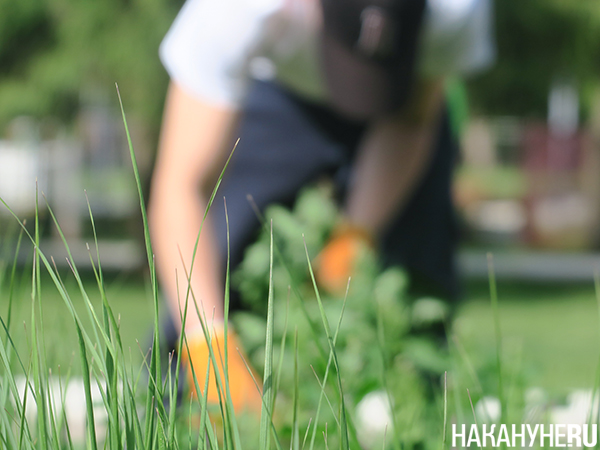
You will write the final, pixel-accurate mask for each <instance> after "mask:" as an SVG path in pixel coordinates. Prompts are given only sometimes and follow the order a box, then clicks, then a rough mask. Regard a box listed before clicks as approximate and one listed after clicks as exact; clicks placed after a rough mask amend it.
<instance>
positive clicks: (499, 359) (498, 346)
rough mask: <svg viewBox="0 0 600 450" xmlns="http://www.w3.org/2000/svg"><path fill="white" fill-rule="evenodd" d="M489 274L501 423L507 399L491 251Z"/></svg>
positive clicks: (488, 259) (488, 257)
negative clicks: (505, 395)
mask: <svg viewBox="0 0 600 450" xmlns="http://www.w3.org/2000/svg"><path fill="white" fill-rule="evenodd" d="M487 261H488V276H489V280H490V299H491V303H492V314H493V316H494V333H495V336H496V365H497V370H498V398H499V399H500V405H501V411H500V423H502V418H503V417H504V414H506V399H505V397H504V381H503V369H502V330H501V329H500V311H499V310H498V289H497V287H496V274H495V271H494V258H493V256H492V254H491V253H488V254H487Z"/></svg>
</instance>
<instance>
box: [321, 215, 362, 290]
mask: <svg viewBox="0 0 600 450" xmlns="http://www.w3.org/2000/svg"><path fill="white" fill-rule="evenodd" d="M372 247H373V241H372V238H371V235H370V234H369V233H368V232H367V231H366V230H364V229H363V228H360V227H355V226H352V225H348V224H344V225H341V226H339V227H338V228H337V229H336V230H335V231H334V232H333V234H332V237H331V239H330V240H329V242H328V243H327V245H325V247H324V248H323V250H322V251H321V253H320V254H319V256H318V257H317V264H316V273H315V275H316V278H317V283H318V285H319V287H321V288H323V289H324V290H325V291H326V292H328V293H330V294H334V295H338V296H341V295H344V292H345V291H346V285H347V284H348V278H349V277H350V276H352V274H353V272H354V270H355V268H356V263H357V260H358V257H359V255H360V254H361V252H362V251H364V250H365V249H367V248H372Z"/></svg>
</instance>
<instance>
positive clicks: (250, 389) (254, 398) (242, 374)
mask: <svg viewBox="0 0 600 450" xmlns="http://www.w3.org/2000/svg"><path fill="white" fill-rule="evenodd" d="M186 338H187V349H186V350H184V354H183V357H184V358H183V359H184V361H185V363H186V367H187V377H188V382H189V384H190V386H191V390H192V392H193V394H194V395H196V385H195V383H194V374H195V375H196V380H197V382H198V386H199V387H200V390H201V392H202V394H203V395H206V396H207V400H208V403H209V404H218V403H219V391H218V387H217V383H216V380H215V372H214V365H213V361H212V360H211V357H210V351H209V346H208V343H207V341H206V338H205V336H204V332H203V331H202V329H198V330H197V331H196V332H192V333H188V334H187V336H186ZM211 347H212V350H213V353H214V356H215V361H216V364H217V367H218V369H219V376H220V378H221V385H222V386H223V390H224V389H225V375H224V362H225V331H224V328H223V325H222V324H221V325H215V326H213V327H212V329H211ZM227 354H228V375H229V393H230V395H231V402H232V404H233V408H234V410H235V412H236V413H239V412H241V411H244V410H247V411H250V412H254V413H256V414H260V412H261V407H262V397H261V395H260V393H259V391H258V389H257V387H256V383H259V385H260V379H259V378H258V377H257V376H256V375H255V374H254V372H252V375H251V373H250V371H249V370H252V369H249V368H248V366H246V364H245V363H244V360H246V361H247V358H246V356H245V355H244V356H243V357H242V355H243V352H242V350H241V348H240V346H239V342H238V338H237V335H236V334H235V333H234V332H233V330H232V329H228V333H227ZM209 361H210V375H209V383H208V391H207V392H206V393H205V392H203V390H204V386H205V379H206V378H205V377H206V369H207V367H208V364H209ZM192 366H193V368H194V373H192ZM252 376H254V379H253V378H252ZM254 380H256V382H255V381H254ZM221 398H222V399H223V401H224V400H225V398H226V397H225V392H223V391H222V392H221Z"/></svg>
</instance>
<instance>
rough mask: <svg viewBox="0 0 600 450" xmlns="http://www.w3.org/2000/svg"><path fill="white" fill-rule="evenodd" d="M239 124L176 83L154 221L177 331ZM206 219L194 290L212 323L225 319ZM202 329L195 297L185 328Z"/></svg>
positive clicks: (158, 170)
mask: <svg viewBox="0 0 600 450" xmlns="http://www.w3.org/2000/svg"><path fill="white" fill-rule="evenodd" d="M236 119H237V111H236V110H235V109H231V108H222V107H217V106H214V105H211V104H208V103H205V102H203V101H201V100H198V99H196V98H194V97H192V96H190V95H189V94H188V93H186V92H185V91H184V90H182V89H181V88H180V87H179V86H177V85H176V84H174V83H171V86H170V87H169V93H168V96H167V101H166V105H165V113H164V118H163V126H162V131H161V139H160V144H159V153H158V158H157V161H156V167H155V170H154V175H153V179H152V195H151V204H150V208H149V221H150V232H151V237H152V243H153V247H154V251H155V253H156V264H157V270H158V275H159V279H160V281H161V283H162V287H163V289H164V291H165V294H166V296H167V300H168V304H169V309H170V311H171V314H172V316H173V318H174V320H175V322H176V323H177V325H178V326H180V325H181V323H180V308H181V309H183V306H184V302H185V297H186V292H187V289H188V282H187V278H186V275H185V274H186V271H188V272H189V270H190V266H191V263H192V254H193V249H194V245H195V242H196V239H197V236H198V231H199V229H200V225H201V222H202V217H203V215H204V211H205V209H206V205H207V201H208V198H209V193H210V191H211V190H212V188H213V186H212V183H214V181H215V174H216V173H218V172H219V171H220V169H221V168H222V166H223V164H224V162H225V159H226V157H227V156H228V154H229V151H230V150H231V149H229V148H225V146H226V145H228V144H229V142H230V141H231V140H230V136H231V133H232V130H233V127H234V125H235V122H236ZM207 219H208V220H207V221H206V223H205V224H204V227H203V229H202V233H201V235H200V240H199V243H198V251H197V253H196V258H195V261H194V267H193V272H192V278H191V287H192V290H193V292H194V294H195V297H196V299H197V301H198V302H199V303H200V302H202V306H203V308H204V311H205V313H206V316H207V317H208V318H212V316H213V312H214V317H215V319H217V320H219V319H222V318H223V305H222V301H223V300H222V299H223V287H222V276H221V261H220V260H219V256H218V252H217V249H216V248H215V247H216V246H215V239H214V231H213V225H212V222H211V220H210V214H209V217H208V218H207ZM180 252H181V254H180ZM182 257H183V262H182ZM184 264H185V268H184ZM176 273H177V277H176ZM177 280H178V281H177ZM178 292H179V295H178ZM180 303H181V304H180ZM199 306H200V304H199ZM198 325H199V321H198V316H197V314H196V310H195V306H194V303H193V300H192V298H191V296H190V300H189V305H188V313H187V321H186V327H185V328H186V329H187V330H192V329H194V328H196V327H197V326H198Z"/></svg>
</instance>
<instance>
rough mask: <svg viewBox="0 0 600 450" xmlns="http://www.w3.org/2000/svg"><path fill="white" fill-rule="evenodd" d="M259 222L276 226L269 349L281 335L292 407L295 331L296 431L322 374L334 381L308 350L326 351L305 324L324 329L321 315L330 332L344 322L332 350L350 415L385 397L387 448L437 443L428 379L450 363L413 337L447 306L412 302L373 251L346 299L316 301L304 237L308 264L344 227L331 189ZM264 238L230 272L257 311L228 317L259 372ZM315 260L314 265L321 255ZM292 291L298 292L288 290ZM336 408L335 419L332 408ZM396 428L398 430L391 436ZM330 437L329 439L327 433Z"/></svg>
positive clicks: (429, 342) (313, 405) (399, 276)
mask: <svg viewBox="0 0 600 450" xmlns="http://www.w3.org/2000/svg"><path fill="white" fill-rule="evenodd" d="M265 218H266V220H267V221H271V220H272V221H273V236H274V240H275V242H276V245H277V249H278V253H277V256H276V257H275V261H274V266H273V276H272V285H273V287H274V299H275V305H276V311H277V313H276V315H275V324H274V332H275V336H274V340H275V342H280V341H283V339H284V335H286V334H287V339H286V340H285V342H286V345H287V347H286V348H285V351H284V352H283V355H284V358H285V360H284V363H283V371H282V378H281V385H280V390H279V392H278V394H279V398H278V401H279V402H281V403H283V404H284V405H288V404H291V402H292V399H293V398H294V389H295V384H294V372H293V368H294V360H293V357H294V356H293V355H294V347H293V344H294V338H293V334H294V332H295V330H297V333H298V343H297V345H298V349H297V351H298V361H299V364H298V370H299V379H300V380H303V384H302V390H301V396H300V398H299V399H298V400H297V401H298V403H299V409H300V411H301V417H300V420H301V424H300V429H303V428H306V426H307V425H308V420H309V419H310V418H311V417H313V414H314V411H315V410H318V406H317V405H318V404H319V403H320V398H321V387H320V383H322V380H323V379H324V378H325V375H324V374H325V373H327V372H328V370H333V371H334V373H337V371H336V370H335V369H334V367H333V366H331V361H329V362H328V361H327V359H326V358H323V357H322V355H321V354H320V351H319V348H318V347H317V346H316V345H315V342H314V339H317V340H318V341H319V342H321V343H322V347H323V348H327V340H328V339H327V334H326V333H325V332H324V330H323V327H320V329H319V333H318V336H317V337H316V338H314V337H313V336H314V334H313V330H312V329H311V327H310V323H309V321H308V320H307V318H306V315H308V317H310V318H311V319H313V320H314V321H320V320H321V319H319V317H320V316H321V312H320V311H322V312H323V314H324V316H325V317H326V319H327V322H328V323H329V324H336V323H338V322H339V321H341V322H340V323H341V324H340V327H339V330H338V332H337V333H336V345H335V348H336V353H337V362H338V364H339V373H340V374H341V376H342V378H343V383H344V398H345V399H346V402H347V403H346V406H347V407H348V408H349V410H350V417H352V416H353V415H354V413H353V411H354V408H355V407H356V405H357V404H358V403H359V402H360V401H361V399H363V398H364V397H365V395H367V394H369V393H371V392H374V391H383V392H387V393H388V394H389V396H390V398H391V404H393V405H394V406H393V415H394V422H395V423H394V424H392V423H390V424H389V426H390V431H389V434H388V442H389V443H390V444H392V443H394V442H398V443H401V444H402V445H403V446H405V448H406V446H407V447H408V448H412V447H413V446H416V445H422V444H427V445H431V446H435V445H438V444H439V434H438V435H434V436H432V435H431V434H430V433H429V432H428V430H430V429H431V427H433V426H435V425H434V423H433V422H428V420H430V419H431V416H430V414H431V412H432V411H431V410H430V409H429V406H427V405H431V397H430V396H431V395H432V394H431V392H432V391H431V389H433V391H435V390H437V389H438V388H439V386H432V385H430V384H429V381H428V379H427V377H425V376H424V374H428V376H432V375H433V378H434V379H439V378H438V377H439V376H441V375H442V374H443V371H444V370H445V368H446V367H447V366H448V359H447V358H448V356H447V355H446V354H445V352H444V351H443V350H442V349H441V348H440V346H439V344H438V342H437V341H436V340H435V339H434V336H431V335H427V334H420V335H418V333H416V331H417V330H418V329H422V328H427V327H428V326H429V325H431V323H436V322H437V323H440V322H442V321H443V320H444V319H445V318H446V317H447V316H448V310H447V307H445V305H444V304H443V303H442V302H441V301H439V300H435V299H419V300H418V301H416V302H414V304H413V302H412V301H411V299H410V297H409V295H408V292H407V290H408V285H409V281H408V277H407V275H406V273H405V272H404V271H403V270H402V269H401V268H398V267H392V268H388V269H385V270H382V268H381V267H380V266H379V264H378V262H377V258H376V255H375V253H374V252H373V251H367V250H365V251H364V252H363V254H362V255H361V256H360V258H359V261H358V263H357V268H356V270H355V274H354V275H353V279H352V281H351V284H350V288H349V290H348V293H347V296H346V297H345V298H340V297H336V296H332V295H330V294H327V293H324V292H320V295H315V294H316V293H315V291H314V290H313V286H312V282H311V275H310V272H309V270H308V268H307V264H306V253H305V248H304V243H303V236H304V238H305V239H306V241H307V242H306V247H307V249H308V253H309V254H310V255H312V257H313V258H314V257H315V256H317V255H318V253H319V251H320V249H321V248H323V246H324V245H325V243H326V242H327V240H328V238H329V236H330V233H331V231H332V230H333V228H334V227H335V225H336V223H337V221H338V220H339V219H340V216H339V212H338V210H337V208H336V206H335V204H334V202H333V200H332V198H331V196H330V195H329V191H328V189H327V188H324V187H320V188H309V189H306V190H304V191H303V192H302V193H301V194H300V196H299V198H298V200H297V203H296V205H295V207H294V209H293V210H292V211H290V210H288V209H286V208H283V207H281V206H278V205H274V206H271V207H270V208H268V209H267V211H266V212H265ZM269 240H270V232H269V231H267V230H266V229H265V230H264V231H263V233H262V234H261V235H260V237H259V238H258V240H257V242H256V243H255V244H253V245H252V246H251V247H250V248H249V249H248V250H247V253H246V258H245V259H244V261H243V262H242V264H241V266H240V268H239V269H238V271H237V272H236V273H235V274H234V280H235V282H236V283H237V285H238V287H239V289H240V293H241V295H242V299H243V301H245V302H246V304H247V305H248V306H249V307H250V308H252V309H253V310H254V311H255V312H257V313H258V314H253V313H238V314H236V315H235V316H234V318H233V320H234V322H235V324H236V329H237V331H238V334H240V335H241V337H242V338H243V339H242V340H243V341H244V343H245V344H246V348H247V349H248V350H249V357H250V359H251V361H252V363H253V364H254V365H255V366H257V367H260V366H261V364H262V363H261V361H262V360H263V359H264V353H263V348H264V347H262V343H263V342H264V339H265V333H264V330H265V321H264V319H263V317H264V307H265V305H264V303H265V302H264V300H265V299H266V298H267V292H268V288H269V283H268V281H269ZM316 260H317V262H316V264H318V257H317V258H316ZM292 285H295V288H291V286H292ZM321 300H322V310H321V307H320V303H321ZM342 315H343V317H342V318H341V316H342ZM332 326H333V325H332ZM277 350H279V349H276V352H277ZM330 366H331V368H330V369H329V367H330ZM313 370H314V372H313ZM315 376H316V377H317V378H315ZM318 380H319V381H318ZM435 384H437V381H436V382H434V385H435ZM326 392H327V396H328V398H329V399H330V400H331V401H332V402H333V399H336V398H337V397H336V394H337V393H338V392H339V389H338V387H337V385H336V382H335V378H331V380H330V384H329V385H326ZM333 409H334V411H335V407H334V408H333ZM334 411H327V412H323V413H322V414H323V417H322V420H323V421H324V422H328V423H330V424H331V423H332V421H333V420H334V419H333V417H332V414H334V416H335V414H336V413H335V412H334ZM277 413H279V416H278V419H279V420H280V421H282V422H283V423H284V424H286V425H287V428H286V427H284V428H286V429H289V430H292V429H293V427H292V420H293V417H292V415H293V408H289V407H286V406H283V407H280V408H279V409H277V410H276V414H277ZM282 416H283V417H282ZM437 423H439V421H438V422H437ZM321 427H323V425H321ZM358 427H360V424H358ZM392 428H394V429H396V430H400V431H399V432H397V433H394V432H392ZM321 431H324V428H323V429H322V430H321ZM329 436H330V439H332V440H333V439H335V438H334V437H333V436H334V435H333V433H332V431H331V429H330V430H329ZM331 445H333V444H332V443H331V442H330V446H331Z"/></svg>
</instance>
